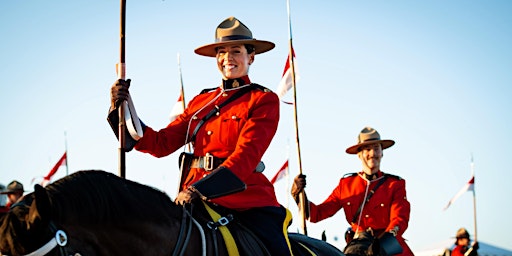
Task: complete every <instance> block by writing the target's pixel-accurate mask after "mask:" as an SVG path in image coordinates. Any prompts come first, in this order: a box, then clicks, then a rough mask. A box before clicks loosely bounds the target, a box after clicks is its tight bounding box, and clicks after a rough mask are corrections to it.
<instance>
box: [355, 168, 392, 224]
mask: <svg viewBox="0 0 512 256" xmlns="http://www.w3.org/2000/svg"><path fill="white" fill-rule="evenodd" d="M386 178H387V177H386V176H382V178H381V179H380V180H379V183H377V185H375V187H374V188H373V189H372V190H370V193H369V194H368V196H366V198H365V199H364V200H363V201H362V202H361V205H359V209H357V212H356V214H354V217H353V218H352V223H356V221H357V217H358V216H359V214H360V213H361V211H362V210H363V205H364V204H365V201H366V203H368V202H369V201H370V198H372V196H373V194H375V191H377V189H378V188H379V187H380V185H382V183H384V181H385V180H386Z"/></svg>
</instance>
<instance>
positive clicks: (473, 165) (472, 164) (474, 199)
mask: <svg viewBox="0 0 512 256" xmlns="http://www.w3.org/2000/svg"><path fill="white" fill-rule="evenodd" d="M471 174H472V177H473V225H474V228H475V233H474V234H475V242H476V241H478V239H477V232H476V194H475V189H476V188H475V164H474V163H473V154H471Z"/></svg>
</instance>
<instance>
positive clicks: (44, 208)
mask: <svg viewBox="0 0 512 256" xmlns="http://www.w3.org/2000/svg"><path fill="white" fill-rule="evenodd" d="M34 193H35V197H36V199H35V203H36V209H37V211H38V212H39V216H41V218H42V219H46V218H50V212H51V204H50V198H49V197H48V193H47V192H46V189H45V188H43V186H41V185H39V184H36V185H34Z"/></svg>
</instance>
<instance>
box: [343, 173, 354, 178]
mask: <svg viewBox="0 0 512 256" xmlns="http://www.w3.org/2000/svg"><path fill="white" fill-rule="evenodd" d="M352 176H357V172H351V173H346V174H345V175H343V178H347V177H352Z"/></svg>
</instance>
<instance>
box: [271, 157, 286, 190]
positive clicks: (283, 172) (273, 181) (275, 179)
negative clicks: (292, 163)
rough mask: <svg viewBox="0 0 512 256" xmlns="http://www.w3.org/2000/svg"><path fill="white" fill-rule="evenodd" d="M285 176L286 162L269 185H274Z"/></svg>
mask: <svg viewBox="0 0 512 256" xmlns="http://www.w3.org/2000/svg"><path fill="white" fill-rule="evenodd" d="M286 175H288V160H286V162H284V164H283V166H281V169H279V171H277V173H276V175H274V178H272V180H271V181H270V183H272V184H274V183H276V182H277V181H278V180H280V179H281V178H283V177H284V176H286Z"/></svg>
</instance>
